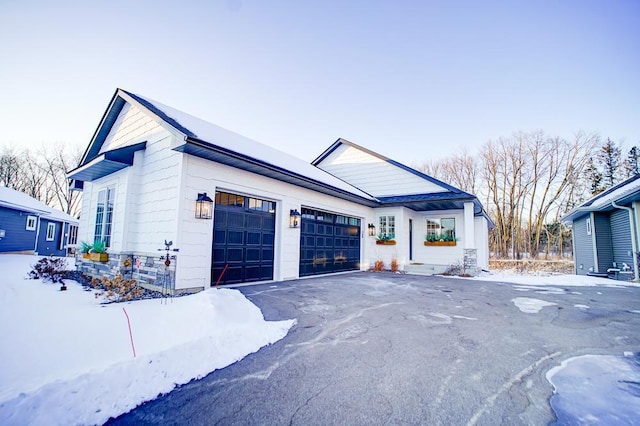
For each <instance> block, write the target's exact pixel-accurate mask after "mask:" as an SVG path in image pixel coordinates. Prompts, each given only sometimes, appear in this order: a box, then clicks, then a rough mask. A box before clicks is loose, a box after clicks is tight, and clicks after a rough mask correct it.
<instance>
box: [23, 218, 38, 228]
mask: <svg viewBox="0 0 640 426" xmlns="http://www.w3.org/2000/svg"><path fill="white" fill-rule="evenodd" d="M37 224H38V218H37V216H31V215H29V216H27V227H26V229H27V231H35V230H36V225H37Z"/></svg>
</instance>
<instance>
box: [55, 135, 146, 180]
mask: <svg viewBox="0 0 640 426" xmlns="http://www.w3.org/2000/svg"><path fill="white" fill-rule="evenodd" d="M146 145H147V143H146V142H140V143H137V144H135V145H129V146H124V147H122V148H116V149H113V150H111V151H106V152H103V153H102V154H100V155H98V156H97V157H96V158H94V159H93V160H91V161H89V162H88V163H87V164H85V165H83V166H80V167H78V168H76V169H74V170H71V171H70V172H69V173H68V174H67V178H69V179H72V180H74V181H76V182H92V181H94V180H96V179H100V178H102V177H105V176H108V175H110V174H111V173H115V172H117V171H119V170H122V169H124V168H127V167H129V166H131V165H133V156H134V154H135V152H136V151H141V150H143V149H145V148H146Z"/></svg>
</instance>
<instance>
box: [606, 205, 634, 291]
mask: <svg viewBox="0 0 640 426" xmlns="http://www.w3.org/2000/svg"><path fill="white" fill-rule="evenodd" d="M611 205H612V206H613V207H615V208H617V209H621V210H626V211H628V212H629V229H630V230H631V248H632V250H633V279H634V281H636V282H637V281H638V280H639V279H640V275H638V241H637V240H636V221H635V220H633V209H632V208H631V207H627V206H621V205H619V204H616V202H615V201H612V202H611Z"/></svg>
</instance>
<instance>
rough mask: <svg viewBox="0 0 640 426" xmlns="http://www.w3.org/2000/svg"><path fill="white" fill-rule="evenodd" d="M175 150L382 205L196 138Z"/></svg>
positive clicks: (356, 199)
mask: <svg viewBox="0 0 640 426" xmlns="http://www.w3.org/2000/svg"><path fill="white" fill-rule="evenodd" d="M174 150H175V151H178V152H182V153H184V154H190V155H193V156H196V157H200V158H204V159H207V160H210V161H215V162H217V163H221V164H224V165H227V166H230V167H234V168H237V169H241V170H245V171H248V172H251V173H256V174H259V175H261V176H266V177H269V178H272V179H276V180H279V181H281V182H286V183H290V184H292V185H296V186H300V187H302V188H307V189H311V190H313V191H316V192H320V193H323V194H327V195H331V196H334V197H337V198H341V199H343V200H347V201H351V202H354V203H357V204H361V205H364V206H368V207H377V206H379V203H378V201H377V200H376V199H375V198H373V197H372V198H371V199H368V198H365V197H361V196H358V195H356V194H352V193H350V192H349V191H345V190H343V189H340V188H336V187H334V186H331V185H328V184H326V183H324V182H319V181H317V180H315V179H311V178H309V177H306V176H303V175H300V174H298V173H295V172H292V171H290V170H286V169H283V168H281V167H278V166H274V165H273V164H270V163H267V162H264V161H261V160H259V159H256V158H253V157H250V156H247V155H244V154H241V153H238V152H235V151H231V150H229V149H226V148H223V147H220V146H217V145H213V144H211V143H209V142H206V141H202V140H199V139H197V138H194V137H186V138H185V143H184V144H182V145H180V146H178V147H176V148H174Z"/></svg>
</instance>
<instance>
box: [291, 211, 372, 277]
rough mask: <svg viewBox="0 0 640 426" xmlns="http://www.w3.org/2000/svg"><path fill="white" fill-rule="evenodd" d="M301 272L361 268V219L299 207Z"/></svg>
mask: <svg viewBox="0 0 640 426" xmlns="http://www.w3.org/2000/svg"><path fill="white" fill-rule="evenodd" d="M300 228H301V230H300V231H301V232H300V276H301V277H302V276H308V275H316V274H328V273H331V272H342V271H356V270H359V269H360V219H358V218H355V217H348V216H341V215H338V214H334V213H327V212H323V211H319V210H314V209H310V208H303V209H302V218H301V223H300Z"/></svg>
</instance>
